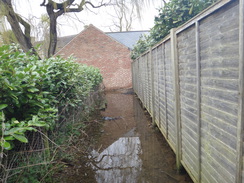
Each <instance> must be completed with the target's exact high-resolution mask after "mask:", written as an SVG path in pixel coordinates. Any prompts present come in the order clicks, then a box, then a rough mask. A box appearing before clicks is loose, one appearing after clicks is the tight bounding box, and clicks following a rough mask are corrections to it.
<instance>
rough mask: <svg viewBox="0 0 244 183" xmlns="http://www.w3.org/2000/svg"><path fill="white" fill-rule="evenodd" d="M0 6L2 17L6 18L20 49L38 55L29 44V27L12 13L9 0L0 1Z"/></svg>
mask: <svg viewBox="0 0 244 183" xmlns="http://www.w3.org/2000/svg"><path fill="white" fill-rule="evenodd" d="M0 5H1V8H3V13H4V16H6V17H7V20H8V22H9V24H10V26H11V28H12V31H13V33H14V34H15V37H16V39H17V41H18V42H19V44H20V46H21V48H22V49H23V50H24V51H25V52H30V53H31V54H34V55H38V54H37V52H36V51H35V49H34V47H33V45H32V43H31V37H30V25H29V24H28V23H27V22H26V21H25V20H24V19H22V18H21V17H20V16H19V15H18V14H16V13H15V12H14V9H13V6H12V2H11V0H0ZM20 24H22V25H23V26H24V29H25V30H24V32H23V31H22V29H21V26H20Z"/></svg>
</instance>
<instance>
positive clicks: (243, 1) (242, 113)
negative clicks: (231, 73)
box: [236, 0, 244, 183]
mask: <svg viewBox="0 0 244 183" xmlns="http://www.w3.org/2000/svg"><path fill="white" fill-rule="evenodd" d="M239 13H240V14H239V111H238V123H237V158H236V165H237V166H236V168H237V170H236V183H239V182H242V179H243V177H242V169H243V119H244V101H243V99H244V80H243V78H244V73H243V72H244V35H243V34H244V0H240V1H239Z"/></svg>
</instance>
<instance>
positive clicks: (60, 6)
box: [41, 0, 106, 57]
mask: <svg viewBox="0 0 244 183" xmlns="http://www.w3.org/2000/svg"><path fill="white" fill-rule="evenodd" d="M74 1H75V0H67V1H64V2H63V3H56V2H54V1H52V0H48V2H46V0H43V2H42V4H41V6H45V7H46V10H47V13H48V16H49V18H50V43H49V48H48V57H51V56H52V55H54V54H55V51H56V46H57V36H58V35H57V19H58V17H59V16H61V15H63V14H64V13H69V12H81V11H82V10H83V7H84V6H85V5H86V4H88V5H90V6H91V7H92V8H99V7H101V6H105V5H106V4H102V3H101V4H100V5H98V6H95V5H93V4H92V3H91V2H90V1H85V0H82V1H81V3H80V4H76V8H71V5H74Z"/></svg>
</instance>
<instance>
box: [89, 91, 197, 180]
mask: <svg viewBox="0 0 244 183" xmlns="http://www.w3.org/2000/svg"><path fill="white" fill-rule="evenodd" d="M106 100H107V108H106V110H105V111H104V112H102V116H104V117H105V119H106V120H105V122H104V125H103V127H102V128H101V136H100V138H99V139H98V142H97V145H96V147H95V148H94V150H93V151H92V153H91V157H92V159H94V160H95V161H94V162H96V163H93V165H92V166H93V169H94V170H95V172H94V174H95V175H94V176H95V178H94V179H93V180H96V182H98V183H176V182H180V183H186V182H192V181H191V179H190V177H189V176H188V175H187V174H186V173H185V174H180V175H179V174H177V172H176V168H175V154H174V153H173V151H172V150H171V149H170V147H169V145H168V144H167V142H166V141H165V139H164V138H163V136H162V135H161V133H160V132H159V131H158V130H157V129H153V128H152V127H151V121H150V119H149V117H148V116H146V115H145V111H144V110H143V109H142V107H141V105H140V103H139V100H138V99H136V98H135V96H134V95H131V94H128V93H127V94H126V93H123V92H111V93H107V94H106Z"/></svg>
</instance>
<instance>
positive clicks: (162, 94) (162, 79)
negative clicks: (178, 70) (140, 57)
mask: <svg viewBox="0 0 244 183" xmlns="http://www.w3.org/2000/svg"><path fill="white" fill-rule="evenodd" d="M164 48H165V45H164V44H161V45H159V46H158V47H157V58H158V60H159V65H158V71H159V81H158V82H159V88H158V91H159V118H160V122H159V128H160V129H161V132H162V133H163V134H164V136H165V137H166V138H167V130H168V124H167V113H166V111H167V102H166V87H165V86H166V73H165V53H164Z"/></svg>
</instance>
